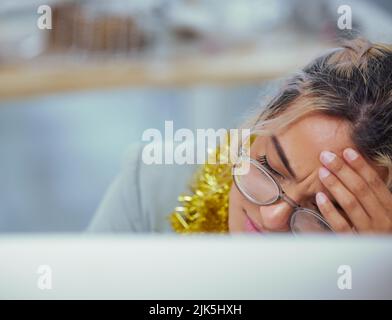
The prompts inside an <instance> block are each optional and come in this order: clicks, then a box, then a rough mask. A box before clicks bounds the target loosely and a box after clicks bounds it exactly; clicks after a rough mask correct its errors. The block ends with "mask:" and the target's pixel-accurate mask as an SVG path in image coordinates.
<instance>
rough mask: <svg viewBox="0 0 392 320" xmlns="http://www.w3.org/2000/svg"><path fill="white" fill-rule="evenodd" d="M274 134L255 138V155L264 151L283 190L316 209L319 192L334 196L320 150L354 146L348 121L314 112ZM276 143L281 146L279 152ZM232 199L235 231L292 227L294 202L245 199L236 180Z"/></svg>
mask: <svg viewBox="0 0 392 320" xmlns="http://www.w3.org/2000/svg"><path fill="white" fill-rule="evenodd" d="M275 137H276V139H275V141H273V139H272V138H271V137H261V136H260V137H257V138H256V140H255V141H254V143H253V144H252V147H251V151H250V156H251V158H253V159H257V158H258V157H260V156H263V155H265V156H266V158H267V161H268V163H269V165H270V166H271V167H272V169H273V170H274V171H276V173H277V177H278V179H277V180H278V181H279V182H280V184H281V186H282V189H283V190H284V191H285V193H286V194H287V195H288V196H289V197H290V198H291V199H293V200H294V201H296V202H297V203H298V204H300V205H301V206H303V207H306V208H309V209H315V210H317V206H316V200H315V195H316V193H317V192H319V191H322V192H324V193H325V194H326V195H327V196H328V197H329V198H330V199H333V197H332V196H331V194H330V193H329V192H328V190H326V188H325V187H324V186H323V185H322V183H321V181H320V178H319V175H318V172H319V168H320V167H322V164H321V162H320V160H319V159H320V153H321V152H322V151H324V150H327V151H332V152H334V153H335V154H338V155H339V154H342V152H343V150H344V149H345V148H348V147H352V148H355V146H354V144H353V142H352V141H351V139H350V137H349V127H348V124H347V123H346V122H344V121H342V120H339V119H336V118H333V117H329V116H326V115H322V114H312V115H307V116H305V117H303V118H301V119H300V120H298V121H296V122H294V123H292V124H291V125H289V126H288V127H287V128H285V129H284V130H281V131H280V132H279V133H277V134H276V135H275ZM276 143H278V144H279V145H280V148H281V151H282V152H281V153H280V154H279V152H278V148H279V145H276ZM282 153H283V155H282ZM284 158H286V159H284ZM285 163H286V164H285ZM376 170H378V172H379V169H376ZM229 199H230V200H229V231H230V232H231V233H235V232H288V231H290V227H289V223H290V221H289V218H290V215H291V213H292V207H290V205H289V204H288V203H287V202H285V201H282V200H280V201H278V202H276V203H274V204H271V205H268V206H258V205H256V204H253V203H252V202H250V201H249V200H247V199H246V198H245V197H244V196H243V195H242V194H241V193H240V191H239V190H238V189H237V187H236V185H235V184H234V183H233V185H232V187H231V190H230V196H229Z"/></svg>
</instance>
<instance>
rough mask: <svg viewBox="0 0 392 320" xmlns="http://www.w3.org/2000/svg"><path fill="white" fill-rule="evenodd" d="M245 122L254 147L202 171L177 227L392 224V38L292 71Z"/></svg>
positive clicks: (378, 229)
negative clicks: (242, 170) (246, 166)
mask: <svg viewBox="0 0 392 320" xmlns="http://www.w3.org/2000/svg"><path fill="white" fill-rule="evenodd" d="M244 127H245V128H251V130H252V135H251V136H250V137H249V138H250V139H251V142H252V143H251V146H250V148H245V147H244V148H242V149H241V150H240V151H239V154H238V156H239V160H238V162H237V163H236V164H234V165H225V164H218V165H213V164H206V165H204V166H203V167H202V169H201V170H199V171H198V172H197V173H196V176H195V177H194V180H193V183H192V185H191V191H192V193H191V194H188V195H185V196H180V197H179V201H180V203H181V205H180V206H177V207H176V208H175V211H174V212H173V213H172V214H171V215H170V221H171V225H172V228H173V229H174V230H175V231H177V232H230V233H235V232H259V233H268V232H295V233H299V232H308V231H310V232H326V231H327V232H338V233H340V232H344V233H352V232H355V233H389V232H392V194H391V187H392V48H391V47H390V46H387V45H382V44H371V43H369V42H368V41H366V40H364V39H355V40H351V41H348V42H347V43H345V45H344V46H343V47H342V48H338V49H335V50H333V51H332V52H329V53H327V54H326V55H324V56H322V57H320V58H318V59H316V60H315V61H313V62H312V63H310V64H309V65H308V66H307V67H305V68H304V69H303V70H302V71H301V72H299V73H298V74H296V75H295V76H294V77H293V78H291V79H290V80H289V81H288V83H287V85H286V86H285V87H284V88H283V89H282V90H281V92H280V93H279V94H278V95H277V96H276V97H275V98H274V99H273V100H272V101H271V102H270V103H269V104H268V105H267V106H266V107H265V108H263V111H262V112H261V114H258V115H256V117H254V118H252V119H250V120H249V122H248V123H246V124H245V126H244ZM227 147H228V146H225V145H222V146H221V147H220V149H218V150H217V154H218V155H219V154H220V153H221V151H222V148H227ZM245 163H248V164H250V170H249V171H248V173H246V174H240V173H239V172H240V168H241V167H242V165H243V164H245ZM233 182H234V183H233ZM173 185H175V182H173ZM177 185H178V184H177ZM119 192H121V191H118V193H119ZM123 192H124V191H122V194H123V197H124V196H125V197H127V196H126V195H124V193H123ZM111 194H116V191H112V192H111ZM108 199H109V200H108ZM116 201H117V200H116V196H109V197H108V198H107V200H106V204H103V205H102V206H101V209H100V210H99V214H97V217H96V218H95V222H93V224H92V226H93V227H92V229H96V230H97V229H98V230H99V229H100V227H99V226H100V225H101V226H102V225H105V224H108V223H107V221H110V218H107V217H108V216H110V215H112V213H110V212H111V211H112V210H111V208H113V207H112V205H111V204H113V203H115V202H116ZM155 201H157V199H155ZM138 209H140V208H138ZM121 210H123V209H121ZM121 210H120V211H121ZM115 211H116V210H115ZM117 211H118V210H117ZM142 211H143V210H142ZM147 211H148V210H147ZM121 215H122V216H124V217H125V216H128V218H127V219H125V220H127V221H128V222H129V221H133V222H136V221H137V219H134V218H129V217H130V216H131V215H130V214H127V213H123V214H121ZM147 215H148V214H147ZM149 215H150V216H151V210H150V212H149ZM99 217H101V218H99ZM102 217H106V218H102ZM139 218H140V217H139ZM140 219H142V218H140ZM147 220H148V219H147ZM97 221H98V222H97ZM150 225H151V224H150ZM94 226H95V227H94ZM139 230H142V229H139ZM142 231H147V230H142Z"/></svg>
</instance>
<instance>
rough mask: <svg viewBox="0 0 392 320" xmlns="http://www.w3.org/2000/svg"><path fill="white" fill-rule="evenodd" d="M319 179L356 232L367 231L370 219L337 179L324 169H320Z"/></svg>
mask: <svg viewBox="0 0 392 320" xmlns="http://www.w3.org/2000/svg"><path fill="white" fill-rule="evenodd" d="M319 177H320V180H321V182H322V184H323V185H324V186H325V187H326V188H327V190H328V191H329V192H330V193H331V194H332V196H333V197H334V198H335V200H336V201H337V202H338V203H339V205H340V206H341V207H342V209H343V210H344V212H345V213H346V215H347V216H348V218H349V219H350V221H351V222H352V224H353V225H354V226H355V228H356V229H357V230H358V231H367V230H369V228H370V217H369V216H368V215H367V214H366V212H365V210H364V209H363V208H362V206H361V204H360V203H359V201H358V200H357V199H356V198H355V196H354V195H353V194H352V193H351V192H350V191H348V190H347V188H346V187H345V186H344V185H343V184H342V183H341V182H340V181H339V179H338V178H337V177H336V176H334V175H333V174H331V172H330V171H329V170H328V169H327V168H324V167H322V168H320V170H319Z"/></svg>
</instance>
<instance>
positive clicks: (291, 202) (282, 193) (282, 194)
mask: <svg viewBox="0 0 392 320" xmlns="http://www.w3.org/2000/svg"><path fill="white" fill-rule="evenodd" d="M250 136H251V135H249V137H250ZM239 160H245V161H249V163H250V164H253V165H255V166H256V168H257V169H259V170H261V171H262V172H263V173H264V174H266V175H267V176H268V178H270V179H272V181H273V182H274V183H275V186H276V187H277V189H278V191H279V194H278V195H277V197H276V199H274V200H271V201H269V202H265V203H263V204H261V203H260V202H259V201H257V200H255V199H253V198H252V197H251V196H250V195H249V194H248V193H247V192H246V191H245V190H243V188H241V186H240V185H239V182H238V181H237V176H238V175H236V174H235V173H234V170H235V166H236V164H238V162H239ZM236 162H237V163H235V164H234V165H233V167H232V176H233V181H234V184H235V186H236V187H237V189H238V190H239V191H240V192H241V194H242V195H243V196H244V197H245V198H246V199H247V200H249V201H250V202H252V203H254V204H256V205H259V206H268V205H271V204H273V203H276V202H278V201H280V200H283V201H285V202H287V203H288V204H289V205H290V206H291V207H292V208H293V212H292V213H291V214H290V230H291V232H293V233H295V232H294V231H293V225H294V222H293V221H294V219H293V217H294V216H295V214H296V213H298V212H299V210H301V211H305V212H307V213H309V214H311V215H313V216H315V217H316V218H317V219H319V220H320V221H322V222H323V223H324V224H325V225H326V226H327V227H328V228H329V229H330V231H331V232H334V230H333V229H332V227H331V225H330V224H329V223H328V222H327V221H326V220H325V219H324V218H323V216H322V215H321V214H320V213H319V212H317V211H315V210H312V209H309V208H304V207H301V206H300V205H299V204H298V203H297V202H295V201H294V200H293V199H291V198H290V197H289V196H288V195H287V193H286V192H285V191H284V190H283V188H282V185H281V184H280V183H279V181H277V180H276V178H275V177H274V175H273V174H272V173H271V172H270V170H269V169H268V168H266V167H265V166H264V165H262V164H261V163H259V162H258V161H257V160H255V159H252V158H251V157H249V156H248V155H247V154H245V150H244V148H243V147H242V146H241V147H240V149H239V156H238V158H237V161H236Z"/></svg>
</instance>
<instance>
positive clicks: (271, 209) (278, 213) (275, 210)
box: [259, 200, 293, 232]
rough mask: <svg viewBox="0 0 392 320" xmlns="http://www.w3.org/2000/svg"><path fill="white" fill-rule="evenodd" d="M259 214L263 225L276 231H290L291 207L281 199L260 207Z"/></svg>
mask: <svg viewBox="0 0 392 320" xmlns="http://www.w3.org/2000/svg"><path fill="white" fill-rule="evenodd" d="M259 210H260V215H261V221H262V224H263V226H264V227H265V228H266V229H268V230H270V231H276V232H282V231H286V232H287V231H290V217H291V214H292V212H293V207H292V206H291V205H289V204H288V203H287V202H285V201H283V200H281V201H279V202H278V203H275V204H272V205H269V206H263V207H260V209H259Z"/></svg>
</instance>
